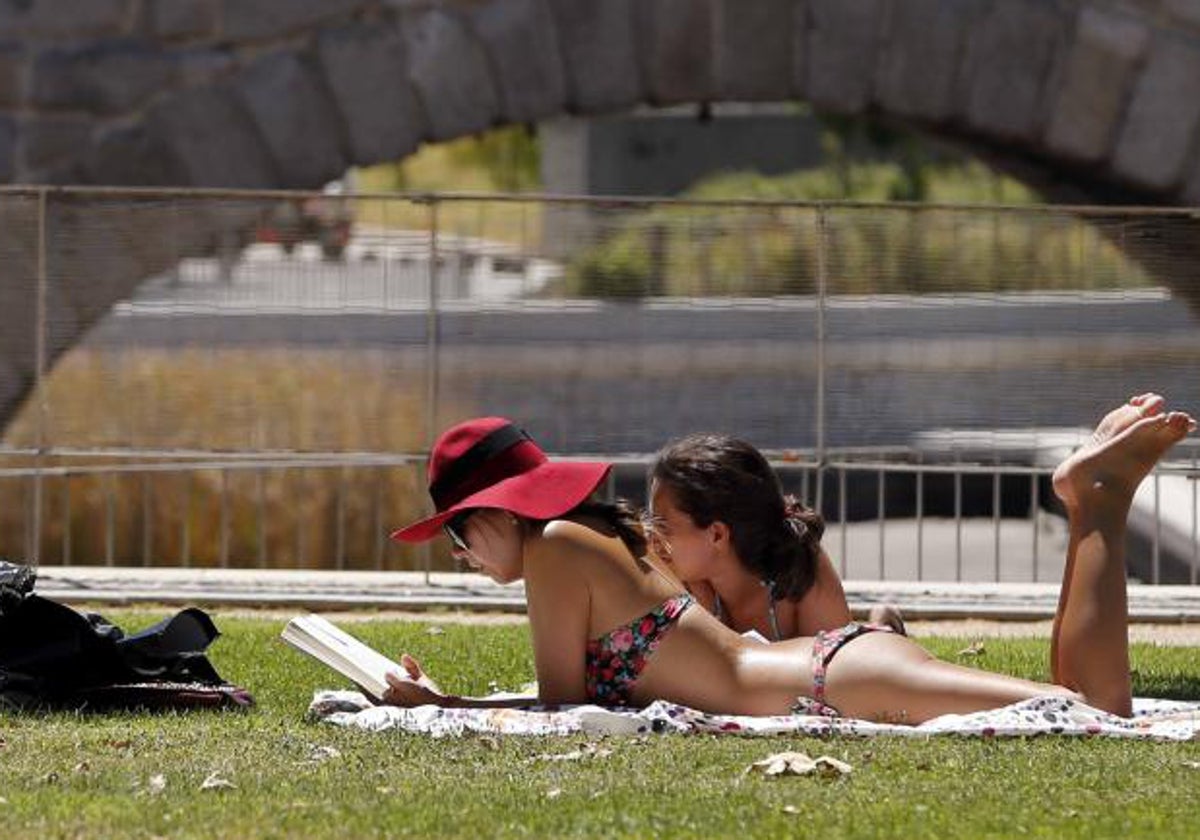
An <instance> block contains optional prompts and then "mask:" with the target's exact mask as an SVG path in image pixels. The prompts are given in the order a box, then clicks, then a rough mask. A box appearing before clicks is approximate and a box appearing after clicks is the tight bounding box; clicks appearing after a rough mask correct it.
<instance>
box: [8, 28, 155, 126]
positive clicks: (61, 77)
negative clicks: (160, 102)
mask: <svg viewBox="0 0 1200 840" xmlns="http://www.w3.org/2000/svg"><path fill="white" fill-rule="evenodd" d="M168 73H169V68H168V62H167V60H166V57H165V56H164V55H163V53H162V52H161V51H159V50H158V49H155V48H150V47H145V46H143V45H140V44H134V43H130V42H110V43H105V44H101V45H98V46H93V47H85V48H82V49H72V48H67V49H50V50H47V51H45V52H43V53H41V54H40V55H38V56H37V57H36V58H35V59H34V63H33V80H32V86H31V87H32V90H31V94H30V101H31V103H32V104H33V105H34V107H36V108H44V109H51V110H52V109H63V110H78V111H88V112H90V113H93V114H123V113H128V112H129V111H132V110H133V109H135V108H137V107H138V106H139V105H140V104H142V103H143V102H145V101H146V100H147V99H148V98H149V97H150V96H151V95H153V94H154V93H156V92H157V91H159V90H160V89H161V88H162V87H163V86H164V85H165V84H166V81H167V77H168Z"/></svg>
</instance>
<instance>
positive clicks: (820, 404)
mask: <svg viewBox="0 0 1200 840" xmlns="http://www.w3.org/2000/svg"><path fill="white" fill-rule="evenodd" d="M828 246H829V219H828V218H827V216H826V212H825V206H824V205H821V206H819V207H817V399H816V403H817V405H816V415H817V416H816V425H817V438H816V458H817V492H816V510H817V513H820V514H821V515H822V516H823V515H824V510H825V509H824V502H825V466H826V461H827V460H828V459H827V457H826V454H825V384H826V383H825V296H826V294H827V293H828V290H829V259H828V257H829V254H828Z"/></svg>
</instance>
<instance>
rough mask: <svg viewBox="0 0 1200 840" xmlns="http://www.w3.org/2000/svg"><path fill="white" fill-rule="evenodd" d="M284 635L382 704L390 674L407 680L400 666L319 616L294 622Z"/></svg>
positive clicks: (305, 617) (288, 641)
mask: <svg viewBox="0 0 1200 840" xmlns="http://www.w3.org/2000/svg"><path fill="white" fill-rule="evenodd" d="M280 635H281V636H282V638H283V640H284V641H285V642H287V643H288V644H289V645H291V646H292V647H294V648H296V649H297V650H299V651H302V652H303V653H307V654H308V655H309V656H311V657H313V658H314V659H316V660H318V661H319V662H323V663H325V664H326V665H328V666H329V667H330V668H332V669H333V670H335V671H337V672H338V673H339V674H341V675H343V676H345V677H348V678H349V679H351V680H353V681H354V682H355V683H356V684H357V685H359V686H361V687H362V689H363V690H364V691H366V692H367V693H368V694H370V695H371V696H372V697H374V698H375V699H376V700H382V699H383V695H384V692H386V691H387V688H388V682H387V674H388V673H389V672H391V673H394V674H398V675H399V676H401V677H404V676H405V672H404V669H403V668H401V667H400V666H399V665H398V664H396V663H395V662H393V661H392V660H390V659H388V658H387V657H386V656H384V655H383V654H381V653H379V652H377V651H375V650H373V649H372V648H369V647H367V646H366V645H364V644H363V643H362V642H360V641H359V640H358V639H356V638H354V637H353V636H351V635H350V634H349V633H347V632H346V631H345V630H342V629H341V628H340V627H337V626H336V625H334V624H333V623H332V622H330V621H327V620H326V619H324V618H321V616H319V615H311V614H310V615H301V616H297V617H296V618H293V619H292V620H291V621H289V622H288V623H287V626H286V627H284V628H283V633H281V634H280Z"/></svg>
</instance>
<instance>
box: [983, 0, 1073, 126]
mask: <svg viewBox="0 0 1200 840" xmlns="http://www.w3.org/2000/svg"><path fill="white" fill-rule="evenodd" d="M1069 24H1070V19H1069V18H1068V16H1067V15H1066V13H1065V12H1064V11H1062V10H1060V9H1059V8H1058V7H1056V6H1055V5H1054V4H1051V3H1044V2H1040V0H1005V2H1003V3H995V4H993V5H992V7H991V9H990V10H989V11H988V13H987V14H986V15H984V16H982V17H980V18H979V19H978V20H977V21H976V22H975V26H974V32H973V37H972V41H971V48H970V50H971V55H970V57H969V60H968V62H967V67H968V70H967V73H966V78H965V80H964V81H965V83H966V86H967V94H966V96H967V100H966V119H967V122H968V124H970V126H971V127H972V128H974V129H976V130H978V131H981V132H983V133H985V134H988V135H991V136H992V137H993V138H994V139H996V140H998V141H1002V142H1026V143H1031V142H1033V141H1034V140H1036V139H1037V137H1038V136H1039V135H1040V134H1041V127H1042V121H1043V114H1044V111H1043V106H1042V92H1043V90H1044V89H1045V87H1046V85H1045V82H1046V80H1047V79H1048V78H1049V77H1050V75H1051V73H1052V71H1053V69H1054V68H1053V62H1054V58H1055V54H1056V52H1057V51H1058V50H1059V48H1060V46H1061V45H1062V44H1063V42H1064V40H1065V31H1066V29H1067V27H1068V26H1069Z"/></svg>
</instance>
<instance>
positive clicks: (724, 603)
mask: <svg viewBox="0 0 1200 840" xmlns="http://www.w3.org/2000/svg"><path fill="white" fill-rule="evenodd" d="M650 514H651V515H650V516H649V518H648V522H647V536H649V537H650V541H651V545H652V547H653V549H654V554H655V556H656V557H658V558H660V559H661V560H662V561H663V562H664V563H666V564H667V565H669V566H670V567H671V570H672V571H673V572H675V574H676V575H678V576H679V578H680V579H681V580H682V581H683V583H684V585H685V586H686V587H687V589H688V591H689V592H691V593H692V595H694V596H695V597H696V600H697V601H698V602H699V603H700V604H702V605H703V606H704V607H705V608H706V609H708V611H709V612H711V613H712V614H713V615H715V616H716V617H717V618H718V619H720V620H721V623H723V624H725V625H726V626H727V627H730V628H731V629H733V630H737V631H738V632H739V633H745V632H747V631H753V632H754V633H755V634H757V635H758V636H760V637H762V638H763V639H766V640H768V641H772V642H780V641H783V640H784V639H793V638H795V637H797V636H810V637H811V636H813V635H815V634H816V633H818V632H820V631H822V630H834V629H836V628H838V627H843V626H845V625H846V624H847V623H849V621H850V607H849V606H848V605H847V603H846V593H845V591H844V590H843V589H842V581H841V579H840V578H839V577H838V574H837V572H836V571H835V570H834V568H833V563H832V562H831V561H830V559H829V555H828V554H826V553H825V550H824V549H823V548H822V547H821V535H822V534H823V533H824V531H825V523H824V521H823V520H822V518H821V516H820V514H818V513H817V512H816V511H814V510H810V509H809V508H807V507H805V506H804V505H802V504H800V503H799V502H798V501H797V500H796V499H794V498H793V497H791V496H786V495H784V493H783V487H782V485H781V484H780V481H779V477H778V476H777V475H776V474H775V470H773V469H772V468H771V465H770V463H768V461H767V459H766V458H765V457H764V456H763V454H762V453H761V452H759V451H758V450H757V449H755V448H754V447H753V446H751V445H750V444H749V443H747V442H746V441H744V440H741V439H739V438H735V437H730V436H729V435H716V434H695V435H688V436H687V437H684V438H680V439H679V440H676V441H673V442H671V443H669V444H667V446H665V447H663V449H662V450H661V451H660V452H659V453H658V457H657V458H655V461H654V466H653V467H651V468H650ZM869 620H870V622H872V623H875V624H887V625H889V626H890V627H891V628H892V629H893V630H894V631H896V632H899V633H903V632H904V622H903V620H902V619H901V617H900V611H899V610H898V609H897V608H896V607H894V606H892V605H882V604H881V605H876V606H875V607H874V608H872V610H871V614H870V618H869Z"/></svg>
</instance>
